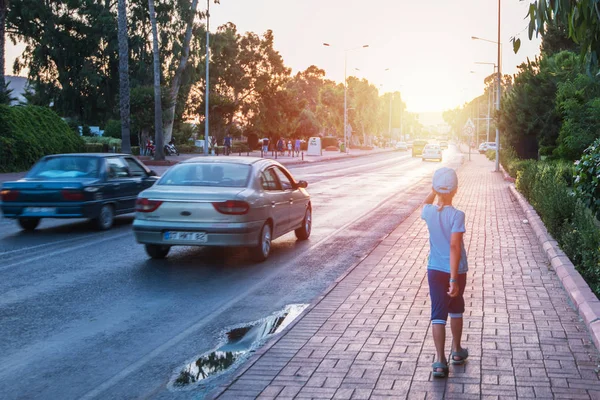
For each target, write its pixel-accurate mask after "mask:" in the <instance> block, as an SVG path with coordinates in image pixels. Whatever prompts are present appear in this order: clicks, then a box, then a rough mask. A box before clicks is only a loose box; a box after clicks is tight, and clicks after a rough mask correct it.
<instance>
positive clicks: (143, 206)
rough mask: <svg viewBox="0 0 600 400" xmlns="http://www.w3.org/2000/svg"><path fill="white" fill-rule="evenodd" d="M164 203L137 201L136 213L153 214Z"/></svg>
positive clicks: (146, 200) (139, 199)
mask: <svg viewBox="0 0 600 400" xmlns="http://www.w3.org/2000/svg"><path fill="white" fill-rule="evenodd" d="M162 203H163V202H162V201H158V200H150V199H145V198H143V197H141V198H138V199H137V200H136V201H135V211H137V212H153V211H156V209H157V208H158V207H160V205H161V204H162Z"/></svg>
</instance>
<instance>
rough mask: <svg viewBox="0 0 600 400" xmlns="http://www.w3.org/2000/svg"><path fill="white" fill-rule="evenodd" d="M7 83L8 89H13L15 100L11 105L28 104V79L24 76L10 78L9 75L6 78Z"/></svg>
mask: <svg viewBox="0 0 600 400" xmlns="http://www.w3.org/2000/svg"><path fill="white" fill-rule="evenodd" d="M4 78H5V79H6V82H7V83H8V88H9V89H12V96H13V97H14V98H15V100H14V101H13V102H12V103H11V105H16V104H19V103H27V99H25V96H24V94H25V88H26V87H27V78H24V77H22V76H10V75H7V76H5V77H4Z"/></svg>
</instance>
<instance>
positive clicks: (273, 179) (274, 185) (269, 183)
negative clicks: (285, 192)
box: [260, 168, 281, 190]
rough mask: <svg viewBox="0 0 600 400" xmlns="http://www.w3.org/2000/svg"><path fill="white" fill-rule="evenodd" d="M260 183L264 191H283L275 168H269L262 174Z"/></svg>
mask: <svg viewBox="0 0 600 400" xmlns="http://www.w3.org/2000/svg"><path fill="white" fill-rule="evenodd" d="M260 183H261V186H262V188H263V189H264V190H281V187H280V186H279V182H278V181H277V176H276V175H275V173H274V171H273V168H269V169H267V170H266V171H263V172H261V174H260Z"/></svg>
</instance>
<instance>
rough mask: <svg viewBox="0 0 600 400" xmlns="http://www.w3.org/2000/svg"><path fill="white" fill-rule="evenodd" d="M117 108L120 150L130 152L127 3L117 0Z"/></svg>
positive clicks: (124, 0) (123, 0)
mask: <svg viewBox="0 0 600 400" xmlns="http://www.w3.org/2000/svg"><path fill="white" fill-rule="evenodd" d="M0 1H2V0H0ZM118 29H119V103H120V104H119V110H120V113H121V151H122V152H123V153H126V154H131V138H130V135H131V127H130V125H131V124H130V107H129V43H128V40H129V35H128V34H127V4H126V0H119V7H118Z"/></svg>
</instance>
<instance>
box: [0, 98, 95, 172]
mask: <svg viewBox="0 0 600 400" xmlns="http://www.w3.org/2000/svg"><path fill="white" fill-rule="evenodd" d="M82 147H83V142H82V140H81V138H80V137H79V136H78V135H77V134H76V133H75V132H73V131H72V130H71V128H69V125H68V124H67V123H66V122H65V121H63V120H62V119H61V118H60V117H59V116H58V115H57V114H56V113H54V111H52V110H51V109H49V108H46V107H38V106H15V107H9V106H4V105H1V106H0V172H14V171H24V170H28V169H29V168H31V166H32V165H33V164H34V163H35V162H36V161H38V160H39V159H40V158H41V157H43V156H46V155H48V154H57V153H74V152H78V151H81V149H82Z"/></svg>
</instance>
